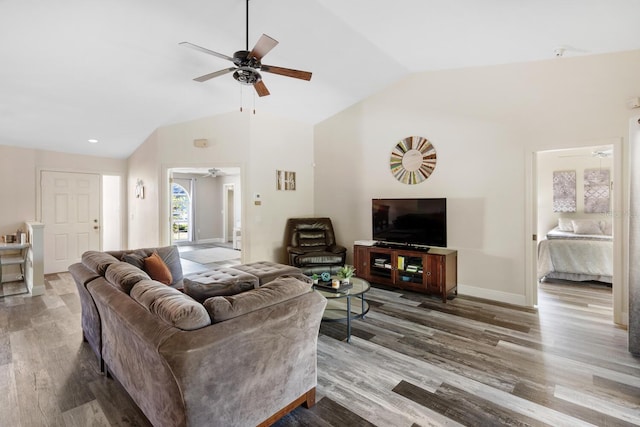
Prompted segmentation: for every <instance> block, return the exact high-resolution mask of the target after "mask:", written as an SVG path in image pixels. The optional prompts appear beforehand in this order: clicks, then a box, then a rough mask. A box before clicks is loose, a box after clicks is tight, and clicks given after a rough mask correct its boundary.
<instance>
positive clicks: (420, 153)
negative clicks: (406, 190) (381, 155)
mask: <svg viewBox="0 0 640 427" xmlns="http://www.w3.org/2000/svg"><path fill="white" fill-rule="evenodd" d="M436 160H437V155H436V149H435V148H434V146H433V145H432V144H431V142H429V140H428V139H427V138H424V137H422V136H408V137H406V138H404V139H403V140H401V141H400V142H398V143H397V144H396V146H395V147H394V148H393V150H392V151H391V158H390V160H389V166H390V167H391V173H392V174H393V176H394V177H395V178H396V179H397V180H398V181H400V182H402V183H403V184H409V185H412V184H419V183H421V182H422V181H424V180H426V179H427V178H429V176H430V175H431V174H432V173H433V170H434V169H435V168H436Z"/></svg>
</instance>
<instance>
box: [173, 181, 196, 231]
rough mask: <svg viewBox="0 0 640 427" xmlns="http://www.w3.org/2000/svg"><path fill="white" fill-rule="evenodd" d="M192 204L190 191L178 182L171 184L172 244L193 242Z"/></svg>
mask: <svg viewBox="0 0 640 427" xmlns="http://www.w3.org/2000/svg"><path fill="white" fill-rule="evenodd" d="M192 211H193V210H192V203H191V194H190V191H187V189H186V188H185V187H184V186H183V185H181V184H180V183H178V182H176V181H175V180H174V181H172V183H171V242H172V243H183V242H191V241H192V240H193V239H192V229H193V227H192V224H193V217H192Z"/></svg>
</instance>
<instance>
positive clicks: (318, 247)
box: [286, 218, 347, 274]
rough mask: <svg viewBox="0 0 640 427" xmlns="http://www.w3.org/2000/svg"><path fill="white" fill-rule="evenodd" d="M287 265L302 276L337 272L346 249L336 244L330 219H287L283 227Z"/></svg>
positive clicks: (343, 259)
mask: <svg viewBox="0 0 640 427" xmlns="http://www.w3.org/2000/svg"><path fill="white" fill-rule="evenodd" d="M286 239H287V240H286V244H287V254H288V257H289V265H293V266H295V267H298V268H300V269H301V270H302V271H303V273H305V274H313V273H322V272H325V271H327V272H329V273H331V274H335V273H337V271H338V269H339V268H340V267H342V266H343V265H344V262H345V258H346V256H347V248H345V247H344V246H340V245H338V244H336V239H335V235H334V233H333V225H332V224H331V219H330V218H289V220H288V221H287V226H286Z"/></svg>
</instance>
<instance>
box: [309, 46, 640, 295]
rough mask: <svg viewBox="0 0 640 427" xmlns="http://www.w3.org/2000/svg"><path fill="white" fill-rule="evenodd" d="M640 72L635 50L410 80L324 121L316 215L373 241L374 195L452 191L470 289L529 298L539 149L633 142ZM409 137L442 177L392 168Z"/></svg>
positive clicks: (452, 237) (318, 140)
mask: <svg viewBox="0 0 640 427" xmlns="http://www.w3.org/2000/svg"><path fill="white" fill-rule="evenodd" d="M639 73H640V51H633V52H624V53H619V54H612V55H600V56H591V57H580V58H561V59H553V60H549V61H541V62H536V63H528V64H512V65H503V66H494V67H482V68H470V69H463V70H449V71H440V72H429V73H420V74H416V75H414V76H411V77H410V78H407V79H405V80H403V81H401V82H399V83H397V84H395V85H393V86H392V87H390V88H388V90H385V91H383V92H381V93H379V94H377V95H376V96H373V97H370V98H369V99H366V100H364V101H363V102H360V103H358V104H357V105H355V106H353V107H351V108H349V109H347V110H345V111H343V112H341V113H340V114H337V115H336V116H334V117H332V118H330V119H328V120H326V121H325V122H323V123H320V124H319V125H317V126H316V128H315V141H314V144H315V145H314V146H315V163H316V167H315V172H316V174H315V183H316V185H315V195H314V197H315V202H314V203H315V206H316V210H315V212H316V214H319V215H327V216H330V217H332V218H333V220H334V223H335V226H336V228H337V233H338V239H339V241H340V242H342V243H343V244H345V245H346V246H348V247H351V245H352V243H353V241H354V240H357V239H370V238H371V214H370V203H371V199H372V198H375V197H447V199H448V208H449V212H448V234H449V236H448V245H449V247H451V248H454V249H458V251H459V259H458V282H459V285H460V287H459V290H460V292H461V293H466V294H470V295H476V296H481V297H486V298H491V299H495V300H501V301H505V302H511V303H517V304H528V303H530V301H531V295H529V293H530V289H529V286H531V283H530V282H529V276H532V275H531V274H530V272H529V271H528V270H527V263H526V259H527V258H528V256H527V255H528V254H530V253H531V252H530V251H532V248H531V244H530V236H529V235H528V234H529V233H528V232H527V231H528V230H529V229H530V228H531V227H532V224H529V223H527V218H529V217H530V216H531V212H530V211H529V209H533V202H532V200H529V199H528V195H529V194H530V191H529V190H528V189H527V186H528V185H530V182H528V181H529V179H530V178H529V177H528V175H527V168H528V166H527V164H528V162H531V157H532V153H533V152H535V151H540V150H546V149H551V148H556V149H557V148H568V147H576V146H585V145H592V144H590V143H585V141H593V140H605V139H606V140H610V139H612V138H614V139H615V138H617V139H618V140H622V141H626V139H627V135H628V133H629V129H628V120H629V117H630V116H631V113H632V112H631V111H630V110H628V109H627V108H626V106H625V103H626V100H627V99H628V98H630V97H632V96H637V95H638V92H640V87H639V86H638V83H637V75H640V74H639ZM410 135H420V136H424V137H426V138H428V139H429V140H431V141H432V143H433V144H434V146H435V148H436V150H437V152H438V164H437V167H436V170H435V172H434V174H433V175H432V176H431V177H430V178H429V179H428V180H427V181H426V182H424V183H422V184H418V185H414V186H409V185H405V184H401V183H399V182H398V181H396V180H395V179H394V178H393V176H392V175H391V173H390V171H389V165H388V161H389V154H390V152H391V149H392V148H393V146H394V145H395V144H396V143H397V141H398V140H400V139H402V138H404V137H406V136H410ZM618 148H620V147H618ZM527 206H531V207H530V208H528V207H527ZM620 206H621V205H618V206H617V207H616V209H620ZM349 256H350V259H351V256H352V254H351V253H350V254H349ZM619 263H621V261H620V262H619Z"/></svg>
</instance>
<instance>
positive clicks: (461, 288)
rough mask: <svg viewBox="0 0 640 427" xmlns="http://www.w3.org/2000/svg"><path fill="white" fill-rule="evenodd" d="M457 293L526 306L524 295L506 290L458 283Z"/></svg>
mask: <svg viewBox="0 0 640 427" xmlns="http://www.w3.org/2000/svg"><path fill="white" fill-rule="evenodd" d="M458 294H461V295H468V296H471V297H475V298H482V299H487V300H492V301H499V302H503V303H506V304H512V305H520V306H525V307H526V306H527V304H526V298H525V296H524V295H518V294H511V293H508V292H502V291H495V290H493V289H485V288H478V287H475V286H469V285H461V284H458Z"/></svg>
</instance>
